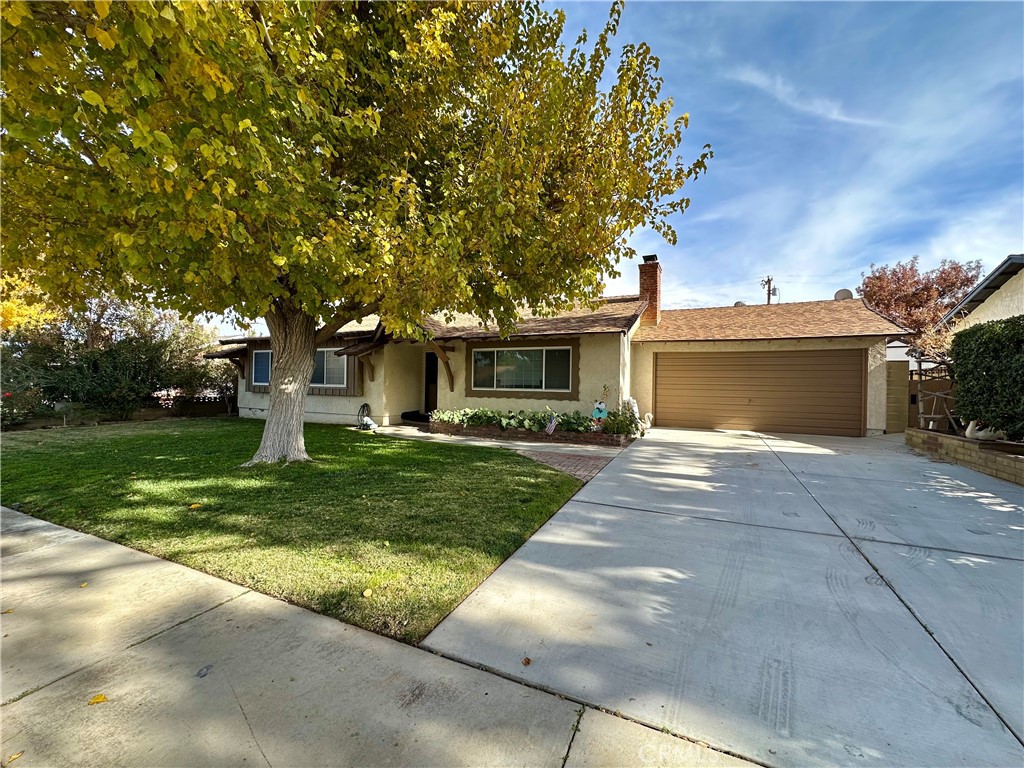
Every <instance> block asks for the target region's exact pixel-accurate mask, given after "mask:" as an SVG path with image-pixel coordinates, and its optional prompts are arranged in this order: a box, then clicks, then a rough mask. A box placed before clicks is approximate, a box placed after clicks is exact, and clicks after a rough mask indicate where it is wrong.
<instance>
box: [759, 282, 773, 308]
mask: <svg viewBox="0 0 1024 768" xmlns="http://www.w3.org/2000/svg"><path fill="white" fill-rule="evenodd" d="M761 287H762V288H764V289H766V290H767V291H768V303H769V304H771V303H772V276H771V275H768V277H766V278H765V279H764V280H762V281H761Z"/></svg>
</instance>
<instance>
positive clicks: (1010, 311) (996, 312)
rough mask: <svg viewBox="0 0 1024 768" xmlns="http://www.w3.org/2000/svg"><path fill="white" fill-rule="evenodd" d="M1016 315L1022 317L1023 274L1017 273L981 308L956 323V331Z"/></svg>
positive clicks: (1023, 306)
mask: <svg viewBox="0 0 1024 768" xmlns="http://www.w3.org/2000/svg"><path fill="white" fill-rule="evenodd" d="M1017 315H1024V272H1018V273H1017V274H1016V275H1014V276H1013V277H1011V278H1010V279H1009V280H1007V281H1006V282H1005V283H1004V284H1003V285H1002V286H1001V287H1000V288H999V290H998V291H996V292H995V293H993V294H992V295H991V296H989V297H988V298H987V299H985V302H984V303H983V304H982V305H981V306H979V307H978V308H977V309H976V310H974V311H973V312H971V314H969V315H968V316H967V317H965V318H964V319H963V320H961V321H960V322H959V323H957V325H956V330H958V331H962V330H963V329H964V328H970V327H971V326H972V325H978V323H987V322H989V321H990V320H1005V319H1006V318H1008V317H1016V316H1017Z"/></svg>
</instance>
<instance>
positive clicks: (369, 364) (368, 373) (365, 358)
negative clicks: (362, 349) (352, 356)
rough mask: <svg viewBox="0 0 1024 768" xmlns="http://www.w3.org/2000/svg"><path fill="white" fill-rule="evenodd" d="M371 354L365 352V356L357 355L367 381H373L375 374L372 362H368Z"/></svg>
mask: <svg viewBox="0 0 1024 768" xmlns="http://www.w3.org/2000/svg"><path fill="white" fill-rule="evenodd" d="M372 354H373V353H372V352H367V353H365V354H362V355H359V361H360V362H361V363H362V364H363V366H364V367H365V368H366V378H367V379H368V380H369V381H373V377H374V374H375V372H374V369H373V361H371V360H370V355H372Z"/></svg>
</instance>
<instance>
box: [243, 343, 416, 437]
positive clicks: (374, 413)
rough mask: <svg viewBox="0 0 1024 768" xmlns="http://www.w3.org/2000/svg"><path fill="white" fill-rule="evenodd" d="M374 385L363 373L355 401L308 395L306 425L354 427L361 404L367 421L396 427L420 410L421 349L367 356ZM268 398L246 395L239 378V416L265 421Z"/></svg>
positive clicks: (393, 347) (397, 347)
mask: <svg viewBox="0 0 1024 768" xmlns="http://www.w3.org/2000/svg"><path fill="white" fill-rule="evenodd" d="M369 358H370V362H371V363H372V364H373V367H374V373H375V375H374V381H370V380H369V376H368V375H367V371H366V370H365V369H364V370H363V372H362V376H363V394H362V395H359V396H357V397H336V396H325V395H308V396H307V397H306V409H305V413H306V421H313V422H323V423H328V424H355V423H356V422H357V421H358V414H359V408H360V406H362V404H363V403H367V404H368V405H369V406H370V418H372V419H373V420H374V421H375V422H377V423H378V424H380V425H381V426H387V425H389V424H392V423H397V422H398V421H399V420H400V419H401V413H402V411H409V410H414V409H416V408H420V407H422V405H421V404H420V403H419V401H420V399H421V398H420V392H421V381H422V378H423V368H422V360H423V347H422V346H421V345H413V344H389V345H388V346H386V347H383V348H382V349H378V350H377V351H375V352H373V353H372V354H371V355H370V356H369ZM269 407H270V395H269V394H265V393H256V392H248V391H246V388H245V381H244V379H242V377H241V376H239V381H238V414H239V416H242V417H246V418H255V419H265V418H266V417H267V409H268V408H269Z"/></svg>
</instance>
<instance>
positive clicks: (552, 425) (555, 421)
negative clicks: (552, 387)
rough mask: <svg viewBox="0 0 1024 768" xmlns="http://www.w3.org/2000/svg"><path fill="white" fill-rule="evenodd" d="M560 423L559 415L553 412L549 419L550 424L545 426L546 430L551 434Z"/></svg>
mask: <svg viewBox="0 0 1024 768" xmlns="http://www.w3.org/2000/svg"><path fill="white" fill-rule="evenodd" d="M556 424H558V417H557V416H556V415H555V414H553V413H552V414H551V418H550V419H549V420H548V425H547V426H546V427H544V431H545V432H547V433H548V434H549V435H550V434H551V433H552V432H554V431H555V425H556Z"/></svg>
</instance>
